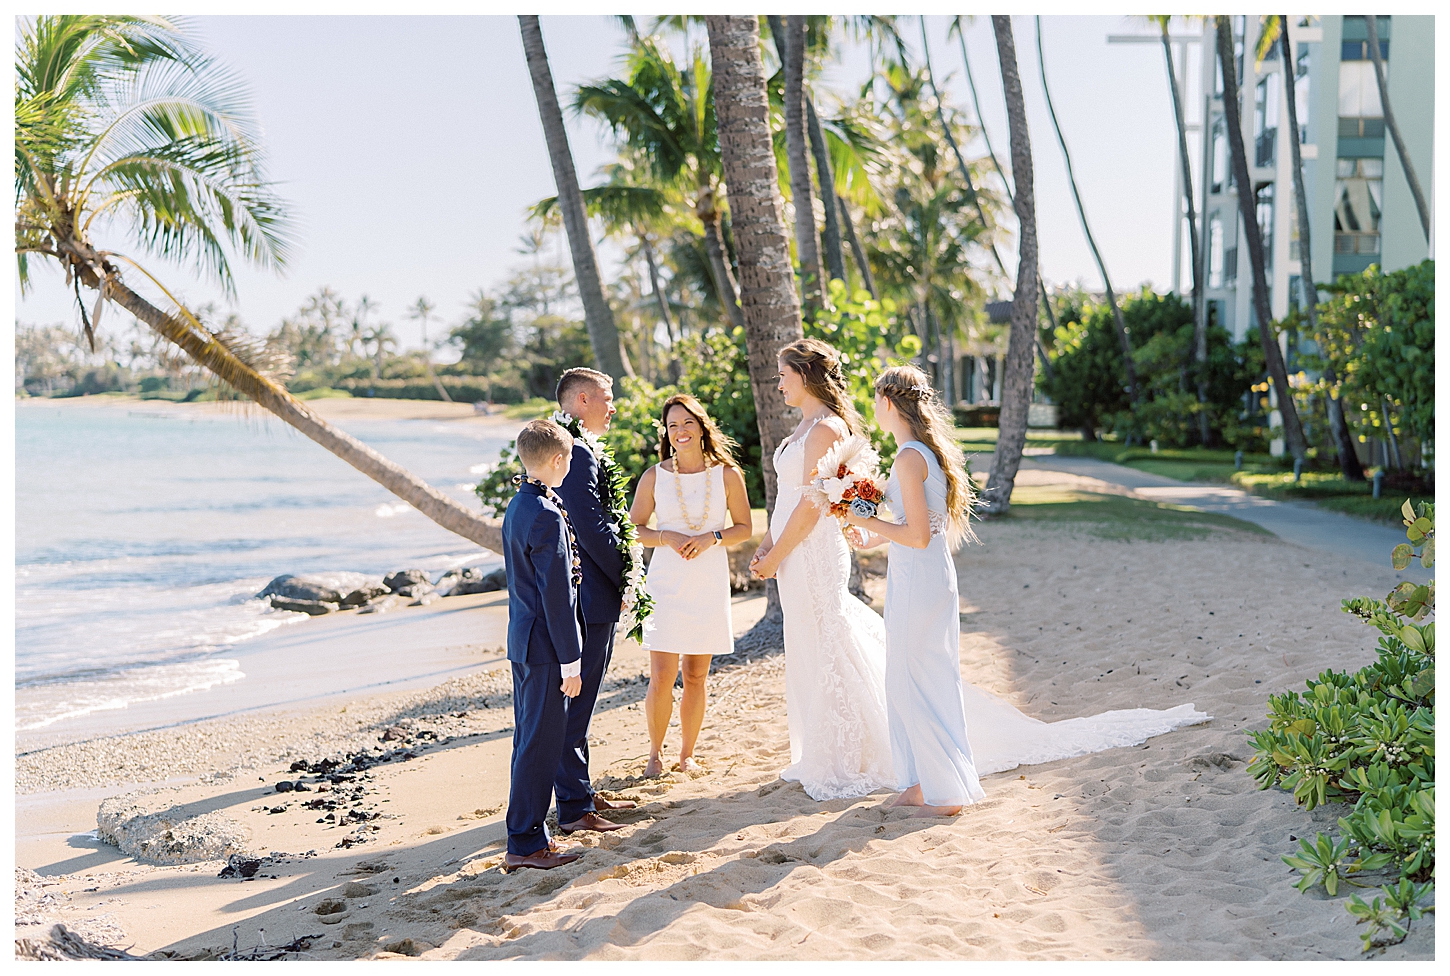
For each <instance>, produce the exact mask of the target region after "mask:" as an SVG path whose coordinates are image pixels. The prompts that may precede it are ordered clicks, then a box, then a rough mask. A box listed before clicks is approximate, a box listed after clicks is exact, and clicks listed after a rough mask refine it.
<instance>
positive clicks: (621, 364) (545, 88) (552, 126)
mask: <svg viewBox="0 0 1450 976" xmlns="http://www.w3.org/2000/svg"><path fill="white" fill-rule="evenodd" d="M519 32H520V33H521V34H522V35H523V42H524V58H525V60H527V61H528V65H529V77H530V78H531V79H532V80H533V84H534V100H535V101H536V102H537V103H538V106H539V121H540V122H542V123H543V126H544V141H545V142H546V143H547V144H548V146H549V162H550V163H551V164H552V166H553V169H554V185H555V186H556V187H557V188H558V190H559V200H560V204H559V210H560V212H561V214H562V215H563V218H564V230H565V232H566V233H567V234H568V237H569V253H570V256H571V257H572V258H573V261H574V284H575V286H576V287H577V288H578V289H579V299H580V301H581V302H582V303H583V305H584V325H585V328H586V329H588V331H589V346H590V348H591V349H592V350H593V351H594V364H595V365H596V366H597V367H598V368H599V369H600V370H602V371H604V372H606V373H608V374H609V375H610V376H613V377H614V379H615V382H616V384H617V383H618V382H619V380H620V379H622V378H623V377H625V376H633V375H634V370H633V369H631V368H630V365H629V357H628V356H627V355H625V352H624V346H623V345H622V344H621V343H620V340H619V329H618V328H617V327H616V326H615V324H614V313H613V311H611V310H610V308H609V302H608V300H607V299H605V297H604V288H603V286H602V285H601V284H600V281H599V261H598V259H597V258H596V257H595V254H594V242H593V240H592V239H591V238H590V236H589V219H588V218H587V217H586V216H585V214H584V200H583V198H582V197H580V195H579V177H578V175H577V174H576V173H575V171H574V156H573V154H572V153H571V152H570V151H569V134H568V133H567V132H566V131H565V130H564V115H563V113H562V112H560V111H559V99H558V96H557V94H556V93H555V91H554V76H553V73H552V72H551V71H550V70H549V56H548V54H547V53H545V51H544V35H543V32H542V31H541V30H540V28H539V18H538V17H536V16H531V15H524V14H520V15H519Z"/></svg>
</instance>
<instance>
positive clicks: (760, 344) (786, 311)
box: [705, 15, 802, 646]
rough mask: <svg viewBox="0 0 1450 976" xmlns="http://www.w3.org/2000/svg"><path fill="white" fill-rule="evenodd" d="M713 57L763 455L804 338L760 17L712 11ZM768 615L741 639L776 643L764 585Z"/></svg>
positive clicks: (769, 478)
mask: <svg viewBox="0 0 1450 976" xmlns="http://www.w3.org/2000/svg"><path fill="white" fill-rule="evenodd" d="M705 26H706V29H707V30H708V31H709V35H710V59H711V62H712V64H713V66H714V74H715V86H714V89H715V91H714V94H715V99H714V102H715V117H716V120H717V124H718V126H719V134H720V160H721V165H722V169H723V170H724V175H725V185H726V187H727V188H728V191H729V195H730V217H731V228H732V230H733V231H734V233H735V248H736V254H737V255H738V261H739V265H740V305H741V310H742V311H743V313H744V316H745V343H746V350H747V353H748V355H749V363H750V386H751V390H752V392H753V393H754V395H755V420H756V424H757V426H758V427H759V429H760V452H761V457H762V458H768V457H771V456H773V455H774V453H775V448H776V445H777V444H779V443H780V442H781V441H783V440H785V438H786V437H788V436H790V431H791V428H792V427H793V426H794V425H795V423H796V419H797V418H796V417H794V416H792V411H791V410H790V408H789V407H787V406H786V404H785V401H784V400H783V399H782V398H781V395H780V391H779V389H778V388H777V386H776V382H777V379H776V359H777V357H778V355H779V353H780V350H781V349H782V348H784V347H785V346H787V345H789V344H790V343H792V342H794V341H795V340H797V339H799V338H801V336H802V331H801V314H800V301H799V299H798V298H797V296H796V290H795V282H794V280H793V277H792V274H791V263H790V245H789V243H788V240H787V238H786V233H785V222H784V219H783V216H782V211H783V209H784V205H783V202H782V200H781V197H780V177H779V170H778V169H777V167H776V162H775V147H774V145H773V143H772V140H771V135H770V95H769V93H768V92H767V91H766V87H765V66H764V65H763V64H762V62H761V60H760V21H759V20H758V19H757V18H756V17H754V16H739V15H735V16H709V17H706V18H705ZM763 468H764V472H763V474H764V475H765V506H766V508H767V509H771V508H774V507H775V496H776V481H775V470H774V468H773V467H772V466H771V465H770V464H764V465H763ZM766 597H767V605H766V614H765V616H764V617H763V618H762V620H761V623H760V625H758V632H757V631H752V634H750V635H746V636H747V637H750V638H751V639H750V640H748V641H746V640H745V638H742V641H744V643H745V646H751V645H764V644H770V645H778V641H779V639H780V638H779V632H780V626H781V615H780V596H779V593H778V591H777V590H776V587H775V584H774V583H773V582H772V583H771V584H769V585H768V586H767V588H766Z"/></svg>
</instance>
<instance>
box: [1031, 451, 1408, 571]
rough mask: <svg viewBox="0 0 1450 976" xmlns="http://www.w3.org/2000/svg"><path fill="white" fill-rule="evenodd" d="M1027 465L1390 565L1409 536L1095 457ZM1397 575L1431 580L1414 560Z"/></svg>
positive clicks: (1042, 459)
mask: <svg viewBox="0 0 1450 976" xmlns="http://www.w3.org/2000/svg"><path fill="white" fill-rule="evenodd" d="M1022 467H1023V468H1024V469H1028V470H1033V469H1035V470H1039V471H1059V472H1062V473H1064V474H1072V475H1077V476H1079V477H1084V478H1093V479H1096V480H1098V481H1104V482H1107V483H1108V484H1110V485H1116V486H1118V487H1119V488H1124V489H1127V490H1128V491H1131V492H1132V493H1133V494H1134V495H1136V496H1138V497H1140V498H1144V499H1148V500H1149V501H1155V502H1167V503H1169V504H1173V505H1186V506H1188V507H1190V508H1196V509H1199V510H1201V511H1205V512H1219V513H1221V514H1224V515H1231V516H1233V517H1234V518H1237V519H1243V520H1244V521H1245V522H1253V523H1254V524H1255V525H1258V526H1262V527H1263V528H1265V529H1268V530H1269V531H1270V532H1272V533H1274V534H1275V535H1276V536H1278V537H1279V538H1281V539H1283V540H1285V541H1287V542H1293V543H1296V544H1298V545H1301V546H1305V547H1306V548H1309V549H1319V550H1321V551H1323V552H1329V553H1333V554H1334V555H1336V556H1338V557H1340V558H1341V559H1357V560H1360V561H1363V562H1369V563H1373V564H1375V565H1376V566H1382V567H1386V568H1388V566H1389V562H1390V550H1391V549H1393V548H1394V547H1395V546H1396V545H1398V544H1399V543H1401V542H1405V541H1406V539H1405V532H1404V529H1402V528H1399V527H1397V526H1390V525H1384V524H1382V523H1378V522H1371V521H1368V520H1366V519H1360V518H1355V517H1354V516H1352V515H1342V514H1340V513H1339V512H1331V511H1327V510H1325V509H1322V508H1319V507H1317V506H1315V505H1314V504H1312V503H1310V502H1280V501H1274V500H1272V499H1269V498H1262V497H1260V496H1258V495H1253V494H1250V493H1249V492H1246V491H1244V490H1242V489H1240V488H1233V487H1230V486H1227V485H1205V484H1194V483H1190V482H1186V481H1175V480H1174V479H1172V478H1165V477H1163V476H1162V475H1156V474H1149V473H1148V472H1146V471H1139V470H1138V469H1136V468H1130V467H1127V466H1125V465H1121V464H1113V463H1112V462H1110V461H1099V460H1098V459H1096V458H1086V457H1060V456H1058V455H1046V456H1044V455H1038V456H1035V457H1024V458H1023V459H1022ZM1398 575H1399V576H1400V577H1402V578H1404V579H1411V580H1415V581H1416V582H1420V583H1424V582H1427V581H1428V580H1429V579H1430V576H1431V571H1430V570H1427V569H1425V568H1424V567H1422V566H1421V565H1420V564H1419V562H1418V561H1415V562H1412V563H1411V564H1410V567H1409V568H1408V569H1405V570H1402V571H1401V572H1400V573H1399V574H1398Z"/></svg>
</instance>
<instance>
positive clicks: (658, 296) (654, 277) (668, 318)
mask: <svg viewBox="0 0 1450 976" xmlns="http://www.w3.org/2000/svg"><path fill="white" fill-rule="evenodd" d="M639 243H640V249H641V250H643V251H644V263H645V265H646V266H647V267H648V268H649V287H650V291H651V292H653V293H654V297H655V304H656V305H657V306H658V307H659V310H660V321H661V322H663V323H664V324H665V335H667V336H669V337H670V347H671V353H673V351H674V348H673V347H674V345H675V319H674V316H672V315H671V314H670V303H669V301H668V300H666V298H665V293H664V291H663V290H662V289H661V288H660V269H659V264H658V263H657V262H656V261H655V249H654V245H652V244H651V243H650V240H649V235H648V234H646V233H644V232H643V231H641V232H640V235H639Z"/></svg>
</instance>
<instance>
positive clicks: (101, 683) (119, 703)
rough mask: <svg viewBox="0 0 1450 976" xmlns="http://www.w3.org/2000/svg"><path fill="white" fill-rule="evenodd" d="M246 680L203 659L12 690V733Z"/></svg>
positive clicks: (235, 667)
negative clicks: (13, 717)
mask: <svg viewBox="0 0 1450 976" xmlns="http://www.w3.org/2000/svg"><path fill="white" fill-rule="evenodd" d="M245 677H246V675H245V674H244V673H243V672H242V670H241V662H240V661H235V660H231V659H207V660H203V661H189V662H185V663H181V664H163V665H157V666H153V667H142V668H128V669H126V670H124V671H121V672H119V673H117V674H113V675H110V676H108V677H105V678H101V679H94V680H85V681H70V682H66V683H64V684H51V685H47V686H41V687H38V688H34V689H17V691H16V695H15V729H16V731H17V732H29V731H33V730H35V729H43V728H45V727H46V726H48V725H53V724H54V723H56V722H60V721H64V720H65V719H73V718H80V717H81V716H83V715H90V714H92V713H94V712H103V711H114V710H116V709H122V708H127V707H129V706H131V705H136V704H140V703H141V702H148V701H160V700H161V699H164V698H174V697H176V696H177V695H186V694H190V693H192V692H196V691H206V690H207V689H208V688H215V687H216V686H217V685H226V684H231V683H232V682H234V681H240V680H242V679H243V678H245Z"/></svg>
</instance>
